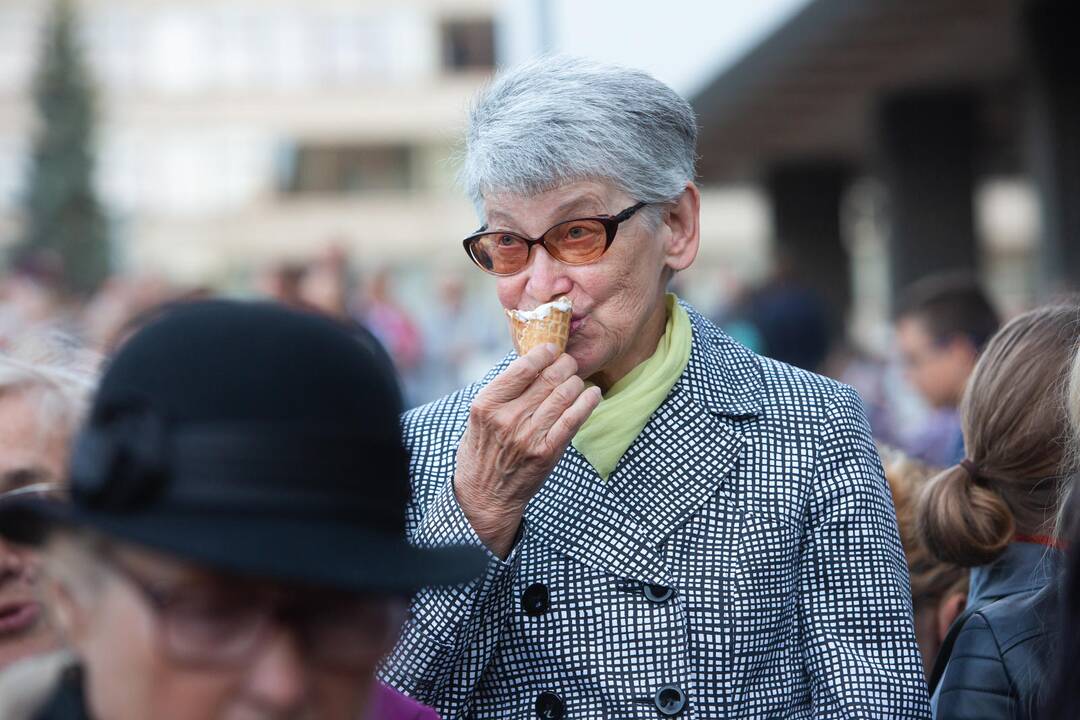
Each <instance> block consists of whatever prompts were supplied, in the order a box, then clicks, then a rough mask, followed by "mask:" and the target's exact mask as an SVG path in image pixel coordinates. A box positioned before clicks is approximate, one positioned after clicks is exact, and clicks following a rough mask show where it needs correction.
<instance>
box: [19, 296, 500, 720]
mask: <svg viewBox="0 0 1080 720" xmlns="http://www.w3.org/2000/svg"><path fill="white" fill-rule="evenodd" d="M400 411H401V401H400V395H399V390H398V387H397V384H396V380H395V379H394V376H393V371H392V370H391V368H390V364H389V362H388V361H387V359H386V356H385V354H384V353H383V351H382V350H381V348H379V346H378V344H377V342H376V341H375V340H374V339H373V338H372V337H371V336H370V335H369V334H367V333H366V332H363V331H361V332H355V331H346V330H345V329H344V328H342V327H340V326H338V325H337V324H336V323H334V322H333V321H331V320H328V319H325V318H320V317H316V316H314V315H310V314H306V313H301V312H297V311H292V310H286V309H284V308H280V307H276V306H272V305H266V304H245V303H235V302H225V301H217V302H201V303H192V304H188V305H183V306H178V307H176V308H173V309H171V310H169V311H166V312H164V313H163V314H162V315H161V316H160V317H159V318H157V319H156V320H154V321H152V322H151V323H150V324H149V325H148V326H146V327H145V328H143V329H142V330H141V331H140V332H138V333H137V334H136V335H135V336H134V337H132V338H131V339H130V340H129V341H128V342H127V343H126V344H125V345H124V346H123V347H122V348H121V349H120V351H119V353H118V354H117V356H116V357H115V358H114V359H113V360H112V361H111V363H110V365H109V367H108V369H107V371H106V373H105V375H104V377H103V379H102V382H101V386H100V388H99V390H98V392H97V394H96V396H95V398H94V402H93V406H92V409H91V413H90V418H89V420H88V422H87V424H86V426H85V427H84V428H83V430H82V432H81V433H80V435H79V437H78V439H77V441H76V444H75V449H74V451H73V454H72V458H71V464H70V482H71V494H72V502H71V503H70V504H67V505H62V504H58V503H55V502H49V501H45V500H40V499H38V500H28V501H25V502H15V503H10V504H8V505H6V506H5V507H3V508H0V533H2V534H3V535H5V536H7V537H8V538H11V539H13V540H15V541H19V542H32V543H44V544H45V546H46V551H45V558H46V559H45V562H46V566H47V570H48V575H49V581H48V590H49V592H50V595H51V596H52V598H53V600H54V611H55V614H56V620H57V621H58V623H59V625H60V626H61V628H62V630H63V632H64V633H65V635H66V637H67V639H68V641H69V642H70V644H71V648H72V651H73V656H74V660H73V661H72V662H71V663H67V662H57V663H54V664H53V665H52V666H51V668H52V670H51V671H52V672H53V673H54V675H55V678H56V681H55V683H52V682H49V683H44V685H45V686H46V688H47V691H46V692H44V693H42V694H43V697H39V698H37V699H38V700H39V702H36V703H34V702H32V703H30V705H31V706H32V707H30V708H29V709H28V710H24V712H26V714H25V717H26V718H27V719H28V720H31V719H33V720H61V719H63V720H67V719H69V718H79V719H80V720H91V719H92V720H148V718H153V719H154V720H232V719H239V718H245V719H253V720H254V719H259V718H266V719H273V720H284V719H287V718H288V719H292V718H296V719H297V720H301V719H305V718H319V719H320V720H357V718H364V719H365V720H374V719H375V718H379V719H380V720H384V719H386V720H389V719H390V718H435V717H437V716H436V715H434V713H432V712H431V711H429V710H425V709H422V708H421V707H420V706H419V705H415V704H413V703H412V702H411V701H408V700H406V699H404V698H402V697H401V696H398V695H396V694H395V693H393V692H392V691H390V690H388V689H387V688H385V687H383V686H380V685H378V684H377V683H375V681H374V673H375V668H376V665H377V664H378V662H379V660H380V659H381V657H382V656H383V655H384V654H385V652H386V651H387V650H388V649H389V648H390V647H391V645H392V644H393V642H394V640H395V637H396V635H397V632H398V629H399V627H400V624H401V622H402V620H403V614H404V612H403V609H404V599H405V598H406V597H407V596H409V595H410V594H411V593H412V592H414V591H415V590H417V589H419V588H420V587H422V586H427V585H452V584H457V583H462V582H465V581H468V580H471V579H472V578H474V577H476V576H477V575H478V574H479V572H480V571H481V570H482V568H483V558H482V556H480V555H479V554H478V553H476V552H475V551H474V550H470V549H467V548H457V547H442V548H419V547H414V546H411V545H409V544H407V543H406V541H405V540H404V537H405V531H404V529H405V513H406V505H407V503H408V500H409V486H408V456H407V452H406V450H405V449H404V446H403V444H402V440H401V434H400V428H399V424H398V416H399V414H400ZM18 684H20V685H21V686H23V687H26V686H28V685H34V684H35V683H26V682H24V681H23V680H19V683H18ZM37 684H39V685H40V684H41V683H37ZM3 702H4V699H3V690H2V687H0V716H2V717H3V718H4V720H17V717H18V716H16V715H13V714H11V713H10V711H6V710H5V709H4V704H3Z"/></svg>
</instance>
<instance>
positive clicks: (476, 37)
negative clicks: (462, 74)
mask: <svg viewBox="0 0 1080 720" xmlns="http://www.w3.org/2000/svg"><path fill="white" fill-rule="evenodd" d="M442 46H443V68H445V69H446V70H450V71H461V70H491V69H492V68H494V67H495V26H494V24H493V23H492V21H491V20H490V19H488V20H447V21H445V22H444V23H443V27H442Z"/></svg>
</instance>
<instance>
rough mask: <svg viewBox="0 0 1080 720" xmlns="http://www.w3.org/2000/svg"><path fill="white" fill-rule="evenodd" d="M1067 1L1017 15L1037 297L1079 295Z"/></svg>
mask: <svg viewBox="0 0 1080 720" xmlns="http://www.w3.org/2000/svg"><path fill="white" fill-rule="evenodd" d="M1078 20H1080V9H1078V8H1077V7H1076V2H1075V0H1029V2H1027V3H1026V4H1025V6H1024V9H1023V13H1022V15H1021V27H1022V31H1023V35H1024V40H1025V43H1024V44H1025V51H1026V55H1027V62H1026V68H1025V69H1026V72H1027V79H1028V82H1027V83H1026V85H1027V87H1028V88H1029V93H1030V94H1029V96H1028V116H1027V131H1028V132H1027V136H1028V137H1027V139H1028V165H1029V168H1030V171H1031V174H1032V177H1033V178H1034V180H1035V184H1036V186H1037V187H1038V190H1039V199H1040V203H1041V206H1042V238H1041V241H1042V242H1041V252H1040V258H1039V259H1040V262H1039V267H1040V276H1041V278H1040V279H1041V282H1039V283H1038V288H1039V291H1040V294H1041V295H1042V296H1043V297H1044V298H1045V297H1049V296H1051V295H1053V294H1054V293H1057V292H1060V291H1064V290H1070V289H1071V290H1076V289H1078V288H1080V81H1078V80H1077V77H1076V70H1075V68H1077V67H1080V65H1078V63H1080V45H1078V44H1077V42H1076V38H1075V37H1074V35H1075V32H1074V31H1075V29H1076V27H1077V22H1078Z"/></svg>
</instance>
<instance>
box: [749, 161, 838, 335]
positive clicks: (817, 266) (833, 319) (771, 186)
mask: <svg viewBox="0 0 1080 720" xmlns="http://www.w3.org/2000/svg"><path fill="white" fill-rule="evenodd" d="M850 177H851V173H850V171H849V169H848V168H847V167H846V166H845V165H843V164H842V163H838V162H832V161H807V162H789V163H783V164H780V165H776V166H774V167H772V168H771V169H770V170H769V172H768V174H767V176H766V179H765V187H766V190H767V191H768V194H769V198H770V201H771V204H772V216H773V228H774V234H775V236H776V242H777V249H778V251H779V255H780V260H781V262H782V263H783V266H784V267H783V269H784V271H785V272H786V273H787V274H788V275H789V276H790V277H791V278H792V279H794V280H796V281H798V282H799V283H800V284H801V285H803V286H805V287H807V288H809V289H811V290H814V291H816V292H817V293H818V294H819V295H820V296H821V298H822V299H823V300H824V301H825V302H826V304H827V305H828V307H829V310H830V318H829V325H830V331H831V333H832V336H833V337H834V338H835V337H840V336H842V334H843V332H844V321H845V319H846V317H847V311H848V307H849V306H850V304H851V276H850V272H851V263H850V260H849V258H848V253H847V249H846V248H845V247H844V246H843V243H842V241H841V240H842V239H841V233H840V200H841V198H842V196H843V193H844V190H845V189H846V187H847V183H848V181H849V179H850Z"/></svg>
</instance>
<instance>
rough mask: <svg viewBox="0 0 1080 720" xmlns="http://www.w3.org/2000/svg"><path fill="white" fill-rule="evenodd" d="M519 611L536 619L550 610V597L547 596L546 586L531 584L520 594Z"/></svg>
mask: <svg viewBox="0 0 1080 720" xmlns="http://www.w3.org/2000/svg"><path fill="white" fill-rule="evenodd" d="M521 609H522V610H524V611H525V614H526V615H531V616H533V617H536V616H537V615H543V614H544V613H546V612H547V611H548V610H550V609H551V596H550V595H549V594H548V589H547V585H544V584H543V583H533V584H532V585H530V586H529V587H527V588H525V592H523V593H521Z"/></svg>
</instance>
